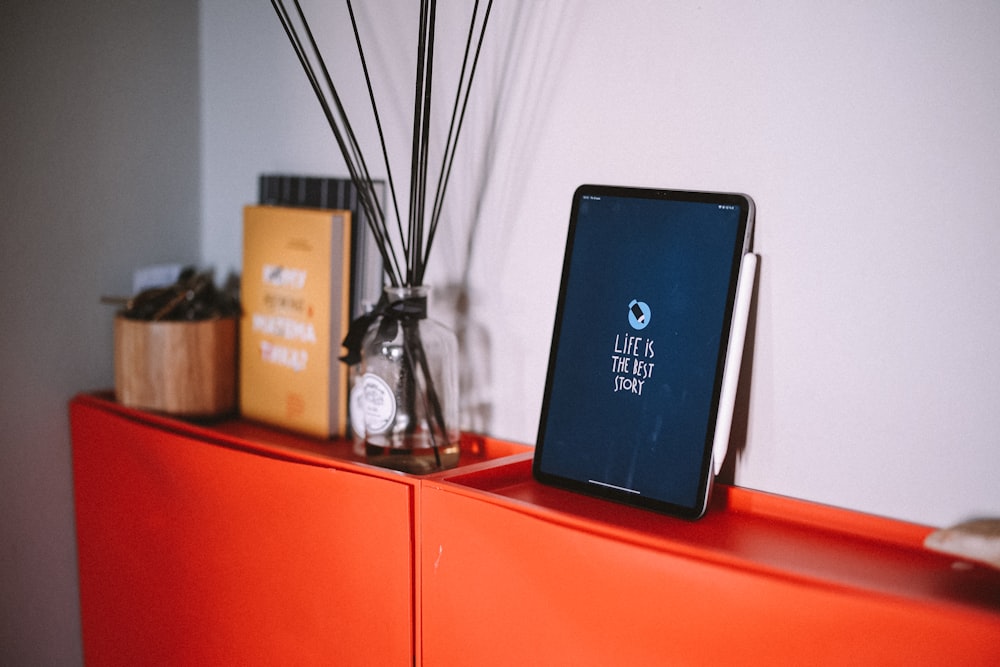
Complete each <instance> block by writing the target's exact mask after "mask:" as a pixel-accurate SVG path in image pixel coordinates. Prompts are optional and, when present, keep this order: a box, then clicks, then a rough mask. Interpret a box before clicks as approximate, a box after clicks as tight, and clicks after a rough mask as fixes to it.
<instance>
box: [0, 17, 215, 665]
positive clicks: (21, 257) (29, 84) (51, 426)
mask: <svg viewBox="0 0 1000 667" xmlns="http://www.w3.org/2000/svg"><path fill="white" fill-rule="evenodd" d="M197 21H198V13H197V4H196V3H195V2H194V1H193V0H187V1H185V2H178V1H177V0H162V1H161V2H145V3H94V2H86V1H66V0H60V1H58V2H55V1H52V0H38V1H35V2H14V3H4V5H3V7H2V9H0V90H2V91H3V92H2V94H0V193H2V196H3V203H4V206H3V221H2V223H0V284H2V285H3V287H2V290H0V305H2V308H0V313H2V315H0V424H3V427H2V428H0V664H3V665H78V664H82V654H81V647H80V619H79V602H78V592H77V576H76V572H77V569H76V565H77V564H76V549H75V544H76V542H75V539H76V538H75V534H74V520H73V487H72V469H71V463H70V461H71V458H70V456H71V452H70V439H69V425H68V419H67V402H68V401H69V399H70V398H71V397H72V396H73V395H74V394H75V393H77V392H79V391H85V390H92V389H99V388H101V389H102V388H108V387H110V386H111V385H112V382H113V376H112V361H111V348H112V342H111V341H112V327H111V325H112V315H113V310H112V309H110V308H109V307H107V306H103V305H101V304H100V303H99V300H100V297H101V295H103V294H127V293H128V290H129V288H130V286H131V280H130V274H131V271H132V269H133V268H134V267H135V266H137V265H142V264H145V263H151V262H160V261H166V260H177V261H196V260H197V259H198V244H199V237H198V228H199V227H198V222H199V220H198V216H199V210H198V199H199V174H198V169H199V165H198V122H199V119H198V88H197V80H198V50H197V42H198V22H197Z"/></svg>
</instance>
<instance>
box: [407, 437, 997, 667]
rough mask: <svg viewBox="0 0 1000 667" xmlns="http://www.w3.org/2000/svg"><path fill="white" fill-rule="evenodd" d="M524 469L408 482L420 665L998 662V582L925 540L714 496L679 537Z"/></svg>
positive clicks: (898, 530)
mask: <svg viewBox="0 0 1000 667" xmlns="http://www.w3.org/2000/svg"><path fill="white" fill-rule="evenodd" d="M530 465H531V461H530V454H527V455H525V456H523V457H521V460H520V461H517V462H509V461H508V462H505V463H503V464H497V465H493V466H488V467H485V468H483V469H481V470H478V471H474V472H472V471H469V472H463V471H456V472H454V473H452V474H446V475H444V476H443V477H442V478H440V479H437V480H428V481H427V482H425V483H424V484H423V485H422V488H421V521H420V533H421V536H420V544H421V549H422V551H423V556H422V558H421V581H422V592H421V600H422V606H421V616H422V623H423V642H422V658H423V663H424V664H425V665H463V664H465V665H512V664H513V665H517V664H522V665H528V664H532V665H536V664H539V665H575V666H579V665H673V664H678V665H680V664H709V665H719V664H761V665H775V664H803V665H804V664H808V665H816V664H832V665H846V664H857V665H875V664H877V665H885V664H900V665H926V664H941V665H958V664H961V665H997V664H1000V572H996V571H994V570H990V569H988V568H985V567H968V566H967V565H965V564H961V565H958V566H953V565H954V564H953V560H952V559H950V558H946V557H942V556H938V555H936V554H933V553H930V552H928V551H926V550H925V549H923V547H922V546H921V542H922V540H923V537H924V536H925V535H926V534H927V532H929V530H928V529H927V528H925V527H921V526H914V525H909V524H904V523H899V522H895V521H890V520H886V519H880V518H876V517H871V516H867V515H861V514H857V513H853V512H846V511H842V510H837V509H833V508H828V507H821V506H817V505H813V504H810V503H804V502H799V501H794V500H790V499H787V498H778V497H774V496H769V495H767V494H762V493H757V492H753V491H747V490H742V489H737V488H728V487H716V491H717V493H715V495H714V497H713V503H712V506H711V509H710V511H709V513H708V514H707V515H706V516H705V518H703V519H702V520H700V521H698V522H694V523H691V522H685V521H682V520H676V519H671V518H668V517H664V516H659V515H656V514H652V513H650V512H646V511H641V510H633V509H630V508H626V507H622V506H618V505H614V504H611V503H609V502H606V501H601V500H592V499H589V498H585V497H581V496H579V495H576V494H571V493H568V492H565V491H561V490H557V489H552V488H549V487H544V486H541V485H539V484H537V483H536V482H534V481H533V480H532V479H531V474H530Z"/></svg>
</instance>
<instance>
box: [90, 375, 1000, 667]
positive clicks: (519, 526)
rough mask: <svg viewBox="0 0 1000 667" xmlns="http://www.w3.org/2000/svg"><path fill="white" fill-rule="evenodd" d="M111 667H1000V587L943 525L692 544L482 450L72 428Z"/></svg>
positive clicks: (792, 529)
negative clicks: (415, 453) (408, 451)
mask: <svg viewBox="0 0 1000 667" xmlns="http://www.w3.org/2000/svg"><path fill="white" fill-rule="evenodd" d="M70 415H71V426H72V436H73V437H72V439H73V466H74V475H75V479H74V484H75V493H76V508H77V541H78V551H79V572H80V596H81V598H80V602H81V610H82V626H83V645H84V655H85V659H86V662H87V664H88V665H109V664H122V665H136V664H144V665H145V664H168V665H180V664H189V665H220V664H240V665H251V664H255V665H256V664H259V665H272V664H316V665H352V664H369V665H414V664H416V665H427V666H432V667H438V666H448V665H477V666H479V665H511V664H513V665H518V664H522V665H539V664H541V665H673V664H810V665H812V664H836V665H843V664H879V665H882V664H901V665H914V664H920V665H924V664H944V665H949V666H950V665H958V664H961V665H979V664H982V665H997V664H1000V572H998V571H996V570H993V569H989V568H986V567H981V566H973V565H969V564H967V563H956V562H955V560H954V559H952V558H949V557H946V556H942V555H938V554H934V553H931V552H929V551H927V550H925V549H924V548H923V547H922V541H923V538H924V537H925V536H926V535H927V533H928V532H929V531H930V529H929V528H927V527H924V526H918V525H913V524H907V523H902V522H898V521H892V520H889V519H883V518H879V517H873V516H870V515H864V514H859V513H856V512H849V511H845V510H840V509H836V508H830V507H824V506H819V505H815V504H811V503H806V502H801V501H796V500H792V499H788V498H781V497H776V496H772V495H769V494H765V493H759V492H755V491H749V490H745V489H739V488H731V487H726V486H717V487H716V490H715V493H714V494H713V498H712V501H711V505H710V509H709V512H708V513H707V515H706V516H705V518H703V519H702V520H700V521H697V522H686V521H681V520H675V519H671V518H669V517H665V516H661V515H657V514H654V513H651V512H646V511H641V510H634V509H630V508H626V507H623V506H620V505H616V504H613V503H609V502H606V501H602V500H596V499H592V498H587V497H584V496H580V495H577V494H572V493H569V492H566V491H562V490H559V489H554V488H550V487H546V486H542V485H539V484H537V483H536V482H534V481H533V480H532V478H531V450H530V449H529V448H527V447H525V446H523V445H516V444H512V443H504V442H500V441H496V440H491V439H488V438H480V437H472V436H469V437H467V438H466V440H465V441H464V442H463V452H462V461H461V463H460V466H459V467H458V468H456V469H454V470H451V471H446V472H443V473H439V474H436V475H429V476H425V477H415V476H411V475H405V474H402V473H397V472H393V471H388V470H383V469H381V468H375V467H372V466H368V465H366V464H364V462H363V461H362V460H361V459H360V458H359V457H358V456H356V455H355V454H354V453H353V451H352V447H351V444H350V443H348V442H343V441H323V440H315V439H311V438H303V437H299V436H296V435H293V434H289V433H285V432H282V431H277V430H273V429H269V428H267V427H264V426H261V425H258V424H254V423H253V422H249V421H244V420H240V419H233V420H227V421H222V422H217V423H213V424H204V425H199V424H193V423H189V422H184V421H181V420H176V419H171V418H166V417H161V416H156V415H152V414H149V413H144V412H140V411H136V410H130V409H128V408H124V407H122V406H120V405H118V404H116V403H115V402H114V401H113V400H110V397H109V396H108V395H80V396H77V397H76V398H74V399H73V401H72V403H71V405H70Z"/></svg>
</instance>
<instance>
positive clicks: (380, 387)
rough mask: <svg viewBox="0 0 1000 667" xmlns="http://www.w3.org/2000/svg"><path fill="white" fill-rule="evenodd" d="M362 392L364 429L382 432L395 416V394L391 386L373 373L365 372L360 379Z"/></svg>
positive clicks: (370, 431)
mask: <svg viewBox="0 0 1000 667" xmlns="http://www.w3.org/2000/svg"><path fill="white" fill-rule="evenodd" d="M362 390H363V392H364V413H365V431H366V432H368V433H382V432H383V431H385V430H386V429H388V428H389V427H390V426H392V422H393V420H394V419H395V418H396V396H395V394H394V393H393V391H392V387H390V386H389V384H388V383H387V382H386V381H385V380H383V379H382V378H380V377H379V376H378V375H375V374H374V373H365V376H364V378H363V380H362Z"/></svg>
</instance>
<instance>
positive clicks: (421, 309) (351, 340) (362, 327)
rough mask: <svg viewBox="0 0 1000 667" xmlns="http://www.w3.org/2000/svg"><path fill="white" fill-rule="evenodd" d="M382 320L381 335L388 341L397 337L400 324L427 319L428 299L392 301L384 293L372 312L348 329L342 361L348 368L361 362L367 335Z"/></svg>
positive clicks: (357, 318)
mask: <svg viewBox="0 0 1000 667" xmlns="http://www.w3.org/2000/svg"><path fill="white" fill-rule="evenodd" d="M380 317H381V318H382V323H381V325H380V327H379V334H380V335H381V336H382V337H383V338H386V339H392V338H395V336H396V327H397V326H398V324H399V323H400V322H407V321H411V320H422V319H424V318H426V317H427V297H426V296H424V295H418V296H408V297H406V298H403V299H396V300H394V301H390V300H389V298H388V297H387V296H386V295H385V294H384V293H383V294H382V297H381V298H380V299H379V300H378V303H377V304H375V308H373V309H372V310H371V311H369V312H367V313H365V314H364V315H361V316H359V317H356V318H355V319H354V320H353V321H352V322H351V324H350V326H348V328H347V335H346V336H344V340H343V342H342V343H341V345H343V346H344V347H345V348H347V352H346V353H345V354H344V355H343V356H342V357H340V360H341V361H342V362H344V363H345V364H347V365H348V366H353V365H354V364H357V363H360V362H361V343H362V342H364V338H365V333H366V332H367V331H368V329H369V328H371V326H372V324H373V323H374V322H375V320H377V319H378V318H380Z"/></svg>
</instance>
